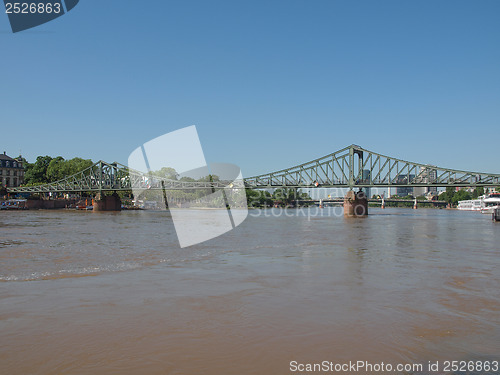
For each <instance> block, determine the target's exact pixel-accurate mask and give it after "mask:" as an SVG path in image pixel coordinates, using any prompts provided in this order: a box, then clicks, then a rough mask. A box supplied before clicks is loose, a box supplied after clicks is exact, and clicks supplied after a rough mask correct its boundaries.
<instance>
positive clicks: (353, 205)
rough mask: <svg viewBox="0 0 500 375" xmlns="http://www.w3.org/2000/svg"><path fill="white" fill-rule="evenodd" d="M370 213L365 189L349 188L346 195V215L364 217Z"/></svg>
mask: <svg viewBox="0 0 500 375" xmlns="http://www.w3.org/2000/svg"><path fill="white" fill-rule="evenodd" d="M366 215H368V198H367V197H366V195H365V193H364V192H363V191H361V190H360V191H358V192H354V191H353V190H349V191H348V192H347V194H346V196H345V197H344V216H345V217H363V216H366Z"/></svg>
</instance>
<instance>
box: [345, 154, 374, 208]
mask: <svg viewBox="0 0 500 375" xmlns="http://www.w3.org/2000/svg"><path fill="white" fill-rule="evenodd" d="M355 155H358V171H356V172H355V171H354V159H355V157H354V156H355ZM355 173H356V176H357V178H356V180H355ZM362 177H363V151H362V150H358V149H357V148H356V147H355V146H354V145H353V146H351V147H350V148H349V191H348V192H347V194H346V196H345V197H344V216H346V217H358V216H359V217H361V216H366V215H368V198H367V197H366V194H365V193H364V192H363V191H362V190H361V189H359V191H358V192H354V190H353V189H354V186H355V185H356V182H357V181H359V179H362Z"/></svg>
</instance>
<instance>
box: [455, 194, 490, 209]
mask: <svg viewBox="0 0 500 375" xmlns="http://www.w3.org/2000/svg"><path fill="white" fill-rule="evenodd" d="M483 199H484V197H480V198H478V199H471V200H467V201H458V207H457V208H458V209H459V210H463V211H481V209H482V208H483V207H484V202H483Z"/></svg>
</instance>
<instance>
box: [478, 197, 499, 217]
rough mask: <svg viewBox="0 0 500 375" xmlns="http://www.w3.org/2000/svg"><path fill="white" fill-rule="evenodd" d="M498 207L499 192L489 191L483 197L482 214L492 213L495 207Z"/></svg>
mask: <svg viewBox="0 0 500 375" xmlns="http://www.w3.org/2000/svg"><path fill="white" fill-rule="evenodd" d="M497 208H500V193H491V194H490V195H488V197H487V198H484V199H483V207H482V208H481V213H482V214H492V213H493V212H494V211H495V209H497Z"/></svg>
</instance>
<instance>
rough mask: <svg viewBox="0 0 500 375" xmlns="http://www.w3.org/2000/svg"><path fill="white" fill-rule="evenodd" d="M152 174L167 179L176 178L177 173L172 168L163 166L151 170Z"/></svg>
mask: <svg viewBox="0 0 500 375" xmlns="http://www.w3.org/2000/svg"><path fill="white" fill-rule="evenodd" d="M153 175H155V176H158V177H161V178H166V179H168V180H177V176H178V173H177V171H176V170H175V169H174V168H170V167H163V168H162V169H160V170H159V171H155V172H153Z"/></svg>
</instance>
